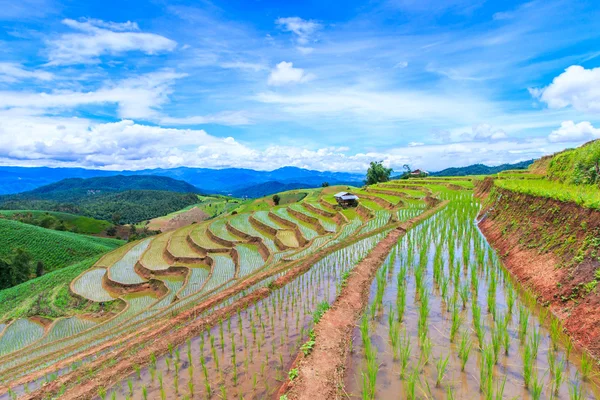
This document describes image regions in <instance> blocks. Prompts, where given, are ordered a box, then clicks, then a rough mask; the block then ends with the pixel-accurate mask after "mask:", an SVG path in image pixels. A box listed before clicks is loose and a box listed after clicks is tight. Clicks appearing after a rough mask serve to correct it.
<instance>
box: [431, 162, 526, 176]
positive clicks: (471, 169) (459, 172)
mask: <svg viewBox="0 0 600 400" xmlns="http://www.w3.org/2000/svg"><path fill="white" fill-rule="evenodd" d="M532 163H533V160H527V161H521V162H519V163H516V164H502V165H498V166H496V167H488V166H487V165H483V164H473V165H469V166H467V167H459V168H446V169H444V170H442V171H438V172H432V173H431V174H430V175H431V176H465V175H490V174H497V173H498V172H502V171H506V170H509V169H527V168H528V167H529V166H530V165H531V164H532Z"/></svg>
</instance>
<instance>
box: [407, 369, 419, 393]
mask: <svg viewBox="0 0 600 400" xmlns="http://www.w3.org/2000/svg"><path fill="white" fill-rule="evenodd" d="M419 380H420V379H419V369H418V368H413V371H412V372H411V373H410V374H409V375H408V378H407V380H406V398H407V399H408V400H415V399H416V398H417V382H419Z"/></svg>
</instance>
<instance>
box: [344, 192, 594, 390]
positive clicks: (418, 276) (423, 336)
mask: <svg viewBox="0 0 600 400" xmlns="http://www.w3.org/2000/svg"><path fill="white" fill-rule="evenodd" d="M478 210H479V205H478V203H477V202H474V201H473V200H472V197H471V195H470V194H466V195H456V196H455V198H454V199H453V201H452V203H451V204H450V205H449V206H448V207H447V208H446V209H445V210H443V211H441V212H440V213H439V214H438V215H437V216H435V217H433V218H430V219H429V220H427V221H426V222H424V223H423V224H421V225H420V226H418V227H417V228H415V229H413V230H412V231H411V232H409V234H408V235H407V236H405V237H404V238H403V239H401V240H400V242H399V243H398V245H397V247H396V248H395V250H394V251H393V252H392V254H390V256H389V257H388V260H387V261H386V262H385V263H384V265H383V267H381V268H380V270H379V272H378V274H377V276H376V279H375V280H374V281H373V284H372V287H371V296H370V303H369V306H368V307H367V310H366V311H365V314H364V316H363V317H362V319H361V321H360V322H359V326H358V327H357V328H356V329H355V332H354V334H353V346H352V361H351V363H350V365H351V366H352V367H351V370H350V371H349V373H348V374H347V376H346V391H347V393H348V395H349V397H350V398H362V399H373V398H391V397H400V398H406V399H420V398H464V399H467V398H474V397H477V398H479V396H481V397H482V398H486V399H501V398H509V399H512V398H532V399H539V398H570V399H573V398H577V399H583V398H595V396H598V392H597V389H596V387H595V386H594V385H593V384H592V381H591V376H592V372H591V370H590V369H589V368H590V365H588V364H589V360H586V356H585V355H581V354H579V353H577V352H576V351H575V350H574V349H573V345H572V343H571V342H570V341H569V340H568V338H567V337H566V336H565V335H563V333H562V329H561V328H560V323H559V322H558V320H556V319H554V318H553V317H552V316H551V315H549V313H548V312H547V311H544V310H543V309H542V310H541V311H540V310H539V309H538V308H537V307H535V306H532V305H534V304H535V299H534V298H533V296H532V295H531V294H530V293H528V292H521V291H520V290H519V289H518V288H516V287H515V284H514V283H513V281H512V280H511V279H510V277H509V275H508V274H507V272H506V270H504V269H503V267H502V265H501V263H500V261H499V259H498V258H497V256H496V255H495V253H494V251H493V250H492V249H491V248H489V247H488V245H487V243H486V241H485V238H483V237H482V236H481V235H480V234H479V231H478V230H477V229H476V227H475V226H474V225H473V224H472V221H473V219H474V218H475V216H476V214H477V212H478ZM451 232H456V234H455V235H452V234H451ZM422 243H427V244H428V245H427V246H420V245H419V244H422ZM574 394H575V395H576V397H573V395H574ZM591 396H594V397H591Z"/></svg>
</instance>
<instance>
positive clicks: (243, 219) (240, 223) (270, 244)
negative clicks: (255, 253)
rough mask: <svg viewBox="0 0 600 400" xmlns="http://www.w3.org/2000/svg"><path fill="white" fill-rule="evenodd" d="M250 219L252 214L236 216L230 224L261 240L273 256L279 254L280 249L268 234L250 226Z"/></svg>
mask: <svg viewBox="0 0 600 400" xmlns="http://www.w3.org/2000/svg"><path fill="white" fill-rule="evenodd" d="M249 217H250V214H239V215H235V216H233V217H232V218H231V219H230V220H229V223H230V224H231V226H233V227H234V228H235V229H237V230H240V231H242V232H244V233H246V234H248V235H250V236H254V237H258V238H261V239H262V241H263V243H264V244H265V246H267V248H268V249H269V251H270V252H271V254H274V253H276V252H278V251H279V249H278V248H277V246H275V242H274V241H273V239H272V238H271V237H270V236H269V235H268V234H267V233H266V232H261V231H259V230H257V229H255V228H254V227H253V226H252V224H250V221H248V218H249Z"/></svg>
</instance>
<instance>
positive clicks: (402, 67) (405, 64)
mask: <svg viewBox="0 0 600 400" xmlns="http://www.w3.org/2000/svg"><path fill="white" fill-rule="evenodd" d="M406 67H408V61H400V62H399V63H396V65H394V68H401V69H404V68H406Z"/></svg>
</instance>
